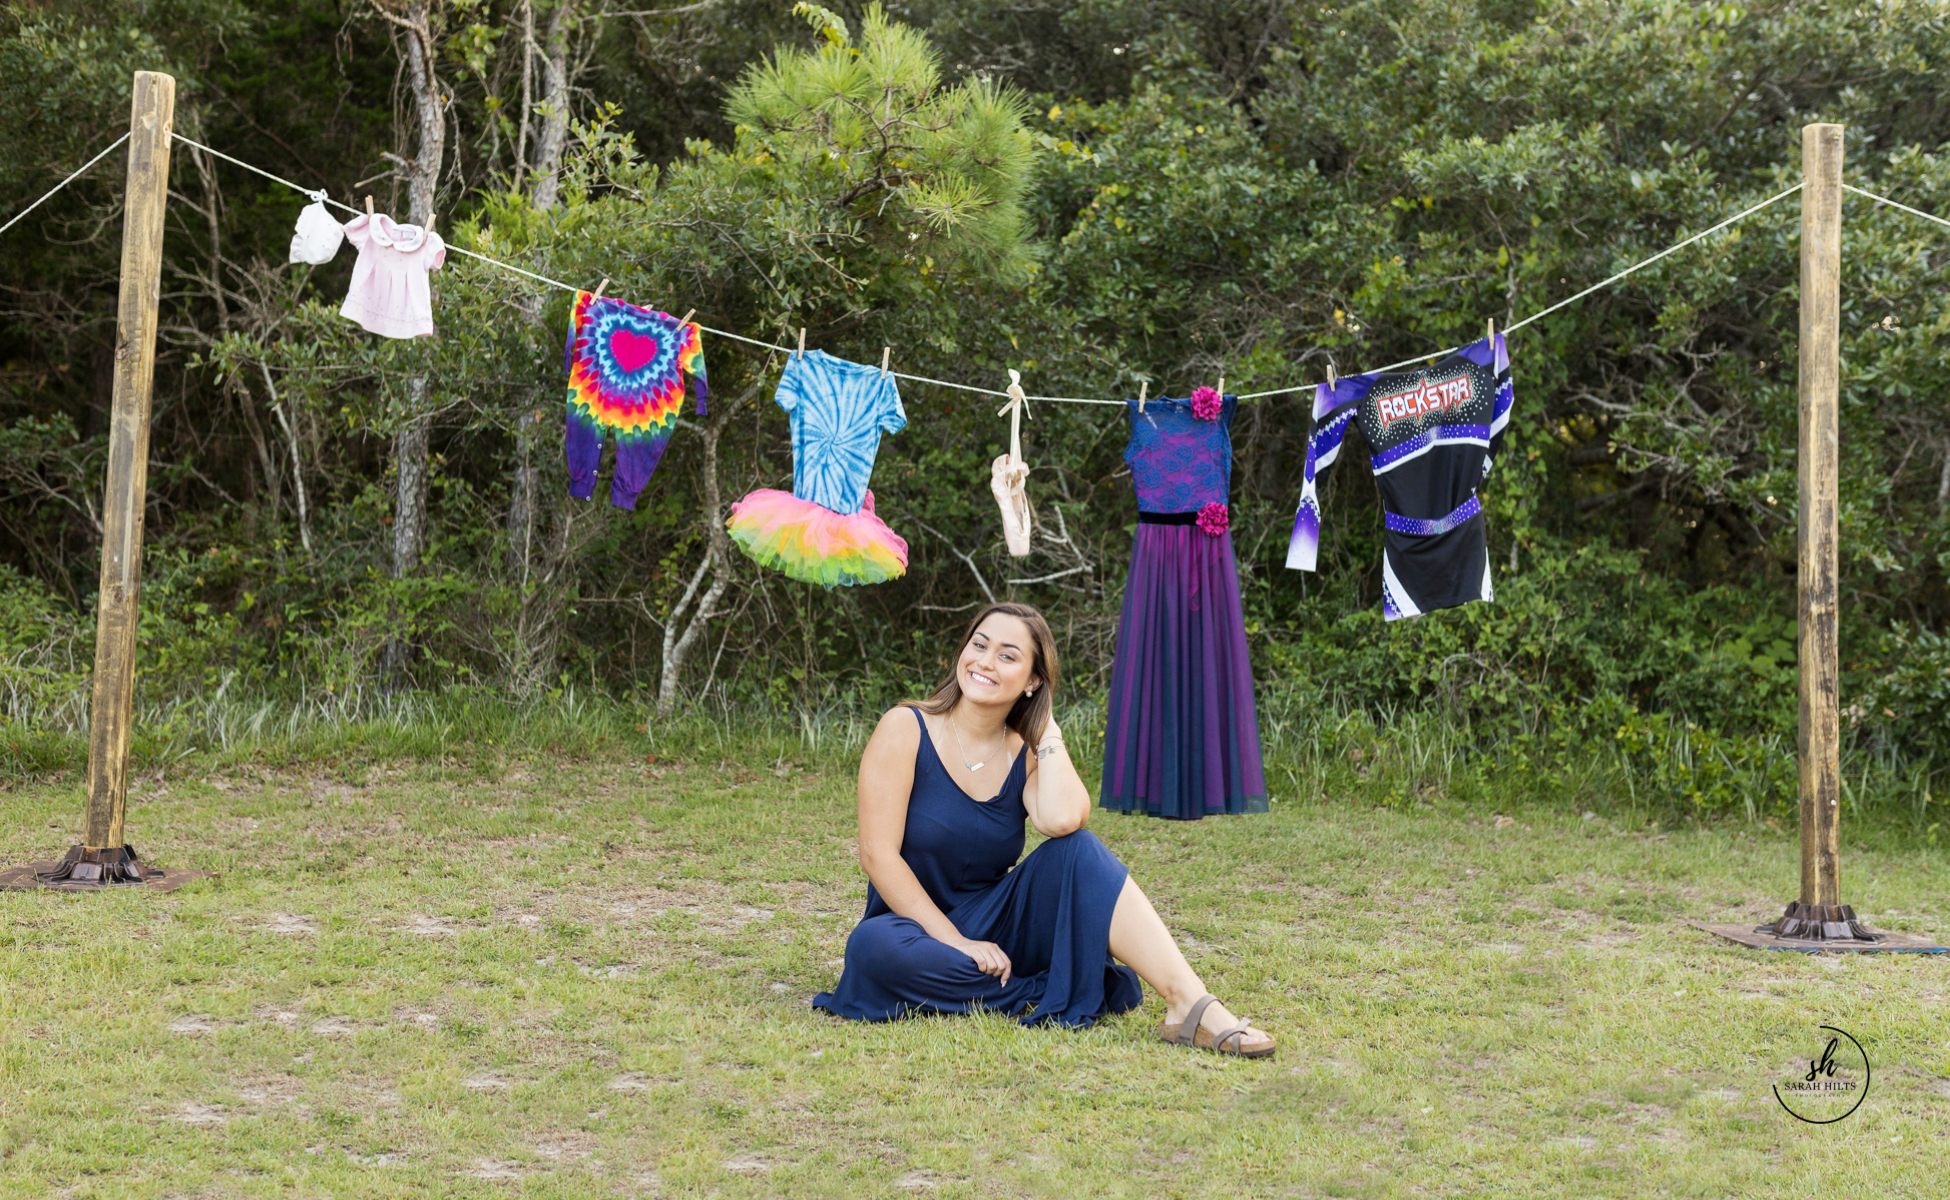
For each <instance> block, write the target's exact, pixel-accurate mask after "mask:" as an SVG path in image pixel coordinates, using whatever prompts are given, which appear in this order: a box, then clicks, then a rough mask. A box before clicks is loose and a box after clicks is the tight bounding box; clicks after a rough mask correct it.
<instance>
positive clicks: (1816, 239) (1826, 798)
mask: <svg viewBox="0 0 1950 1200" xmlns="http://www.w3.org/2000/svg"><path fill="white" fill-rule="evenodd" d="M1842 149H1843V147H1842V127H1841V126H1840V125H1809V126H1806V127H1805V128H1803V129H1802V131H1801V172H1802V189H1801V347H1800V349H1801V380H1800V382H1801V430H1800V448H1799V456H1798V463H1797V469H1798V474H1799V484H1800V486H1799V492H1800V504H1799V508H1800V512H1799V514H1798V520H1797V522H1796V529H1797V533H1796V535H1795V536H1796V541H1797V543H1798V549H1799V551H1800V553H1799V555H1798V557H1799V559H1800V566H1799V571H1798V580H1797V582H1798V585H1799V586H1798V588H1797V591H1798V593H1799V596H1798V607H1799V617H1800V637H1799V641H1800V647H1799V658H1800V660H1801V664H1800V665H1801V670H1800V677H1801V678H1800V693H1801V697H1800V698H1801V704H1800V708H1801V733H1800V739H1799V741H1800V758H1801V772H1800V775H1801V787H1800V800H1801V903H1802V904H1804V905H1811V904H1812V905H1837V904H1840V903H1841V902H1842V898H1841V875H1840V857H1839V847H1840V836H1841V821H1840V818H1841V746H1840V743H1841V729H1842V716H1841V697H1840V692H1839V688H1838V680H1839V671H1840V661H1839V659H1840V647H1839V645H1838V638H1839V622H1840V614H1839V612H1838V611H1837V608H1836V605H1837V603H1838V600H1839V596H1838V591H1837V579H1836V575H1837V571H1838V561H1837V560H1838V553H1837V541H1838V537H1837V527H1836V522H1837V515H1836V508H1837V506H1838V492H1837V480H1838V477H1839V473H1840V457H1841V448H1840V444H1839V439H1840V429H1839V419H1838V416H1837V412H1836V409H1837V404H1838V400H1839V394H1840V390H1841V270H1842Z"/></svg>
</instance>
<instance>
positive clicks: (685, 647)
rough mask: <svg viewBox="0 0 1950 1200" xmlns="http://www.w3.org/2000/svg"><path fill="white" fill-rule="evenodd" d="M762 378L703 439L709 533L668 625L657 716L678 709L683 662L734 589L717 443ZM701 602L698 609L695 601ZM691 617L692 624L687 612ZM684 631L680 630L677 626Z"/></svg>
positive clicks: (718, 417) (761, 384)
mask: <svg viewBox="0 0 1950 1200" xmlns="http://www.w3.org/2000/svg"><path fill="white" fill-rule="evenodd" d="M764 386H765V380H764V377H763V376H761V377H759V378H758V379H756V380H754V381H753V383H752V384H751V386H750V387H747V388H746V389H745V390H744V391H743V392H740V393H739V394H738V398H737V399H735V400H733V401H732V402H731V403H729V404H727V405H724V406H723V407H721V408H720V409H718V412H717V415H716V416H715V417H713V418H711V420H710V423H709V424H707V425H706V426H705V427H704V436H703V438H702V441H703V443H704V445H703V452H704V533H705V538H706V543H705V549H704V561H703V562H700V563H699V564H698V565H697V570H696V571H695V572H693V573H692V575H691V579H690V583H689V584H688V585H686V586H685V588H684V594H683V596H682V597H681V598H680V599H679V600H678V601H677V604H676V606H675V607H674V608H672V609H671V610H670V616H669V617H668V618H666V619H665V621H664V653H663V672H662V676H661V678H659V679H658V681H657V715H658V716H668V715H669V714H670V711H671V709H673V708H675V707H676V706H677V683H678V680H680V679H681V678H682V677H683V673H684V664H685V663H687V662H689V661H690V657H691V655H692V654H693V653H694V652H695V651H696V650H697V648H698V646H699V645H700V644H701V643H702V642H703V639H704V633H705V629H706V627H707V626H708V625H709V624H710V621H711V618H712V617H715V616H718V615H719V609H718V607H717V605H718V601H719V599H721V598H722V597H723V596H724V594H725V590H726V589H727V588H729V587H730V586H731V565H732V554H733V552H734V551H733V547H732V545H731V536H730V535H729V534H727V533H726V532H725V528H724V495H723V492H722V491H721V490H720V488H719V485H718V441H719V439H720V438H721V437H723V436H724V431H725V430H726V429H727V428H728V427H729V426H730V425H731V419H732V418H733V417H735V416H737V415H738V411H739V410H740V409H742V408H744V407H745V406H746V405H747V404H750V403H751V402H752V400H753V399H755V398H756V397H757V396H758V394H759V392H760V391H761V390H762V389H763V388H764ZM706 575H709V576H710V579H711V582H710V585H709V586H708V587H706V588H705V591H704V595H703V597H702V598H698V596H697V589H698V587H699V586H700V585H701V584H703V583H704V579H705V576H706ZM693 599H697V605H696V607H692V605H691V601H692V600H693ZM687 612H688V613H689V617H690V619H689V621H688V622H686V621H685V619H684V618H685V614H686V613H687ZM680 624H681V625H682V626H683V632H681V633H680V632H678V626H679V625H680Z"/></svg>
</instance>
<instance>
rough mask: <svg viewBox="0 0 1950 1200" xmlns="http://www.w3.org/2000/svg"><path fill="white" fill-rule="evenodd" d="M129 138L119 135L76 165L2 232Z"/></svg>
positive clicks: (22, 210)
mask: <svg viewBox="0 0 1950 1200" xmlns="http://www.w3.org/2000/svg"><path fill="white" fill-rule="evenodd" d="M128 140H129V135H128V134H126V133H125V134H123V135H122V136H121V137H118V138H116V139H115V140H114V141H112V142H110V143H109V144H108V146H107V147H106V148H105V149H103V151H102V152H101V153H100V154H97V155H96V156H95V157H93V158H91V159H89V160H88V161H87V162H85V163H82V164H81V165H80V166H78V167H76V168H75V170H74V174H72V175H70V176H68V177H67V178H66V179H63V180H62V181H61V182H59V183H57V184H55V185H54V186H53V187H52V188H49V189H48V193H47V195H45V196H42V197H41V198H40V199H39V200H36V201H34V202H33V203H32V204H30V205H28V206H27V207H26V208H23V209H21V210H20V211H19V212H17V213H15V214H14V219H13V220H11V221H9V222H7V223H6V224H5V225H0V233H5V232H7V231H8V230H9V229H12V228H13V227H14V226H15V225H18V224H19V223H20V220H21V218H23V217H25V216H26V215H27V214H28V213H30V212H33V211H34V210H35V209H37V208H39V207H40V206H41V205H43V204H46V203H47V202H48V201H49V200H51V199H53V198H54V193H56V192H58V191H60V190H61V189H62V188H64V187H67V186H68V185H69V184H71V183H73V182H74V181H75V180H76V179H79V178H80V177H81V175H82V173H83V172H85V171H87V170H88V168H89V167H92V166H94V165H95V164H96V163H98V162H100V161H101V160H103V159H104V158H107V157H108V155H109V152H110V151H112V150H114V149H115V147H117V146H119V145H121V144H122V143H123V142H126V141H128Z"/></svg>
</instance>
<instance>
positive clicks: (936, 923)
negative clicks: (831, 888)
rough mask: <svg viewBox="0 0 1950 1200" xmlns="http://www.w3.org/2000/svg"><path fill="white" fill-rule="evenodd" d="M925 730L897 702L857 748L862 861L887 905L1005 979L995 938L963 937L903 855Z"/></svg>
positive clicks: (1006, 965)
mask: <svg viewBox="0 0 1950 1200" xmlns="http://www.w3.org/2000/svg"><path fill="white" fill-rule="evenodd" d="M923 736H924V735H923V734H922V732H921V728H920V725H919V724H918V723H917V722H916V721H915V720H914V714H913V713H911V712H909V711H908V710H907V709H904V708H896V709H894V710H893V711H891V712H889V713H887V715H885V716H883V717H881V718H880V724H879V725H877V726H875V727H874V731H873V737H871V738H869V739H868V741H867V748H866V749H865V750H864V751H862V752H861V754H860V867H861V869H862V870H864V871H866V873H867V878H868V879H871V880H872V881H873V886H874V888H875V889H876V890H877V891H879V893H880V898H881V899H882V900H885V901H886V902H887V907H888V908H891V909H893V910H894V911H895V912H897V913H899V914H900V915H901V916H903V917H906V918H908V919H909V920H911V921H913V922H915V923H916V924H918V925H920V927H921V928H922V929H925V930H927V933H928V936H929V937H931V938H933V939H934V940H935V941H937V942H942V943H944V944H946V945H949V946H953V947H954V948H955V949H957V950H959V951H961V952H962V953H963V954H966V955H968V957H969V958H971V959H973V960H974V962H975V966H976V968H977V969H978V970H980V971H981V972H982V973H983V974H986V975H993V976H995V977H996V979H998V980H1000V981H1001V982H1003V983H1007V982H1009V976H1010V974H1011V972H1013V970H1014V969H1015V968H1014V966H1013V964H1011V963H1010V961H1009V956H1008V955H1007V954H1005V953H1004V952H1003V950H1002V948H1001V947H1000V946H997V945H996V944H995V943H993V942H978V941H974V940H972V939H969V938H965V937H963V936H962V933H961V930H959V929H956V928H955V923H954V922H953V921H950V920H949V919H948V918H947V916H946V914H944V913H943V912H942V911H941V908H940V906H938V905H936V904H935V902H934V899H933V897H931V896H929V895H928V893H927V889H926V888H923V887H922V886H921V881H920V880H919V879H916V878H915V877H914V868H912V867H910V866H908V865H907V860H905V859H903V858H902V857H901V842H902V840H903V839H904V838H905V837H906V834H907V800H908V797H909V796H911V795H912V794H913V792H914V756H915V754H916V752H918V751H919V750H920V748H921V738H922V737H923Z"/></svg>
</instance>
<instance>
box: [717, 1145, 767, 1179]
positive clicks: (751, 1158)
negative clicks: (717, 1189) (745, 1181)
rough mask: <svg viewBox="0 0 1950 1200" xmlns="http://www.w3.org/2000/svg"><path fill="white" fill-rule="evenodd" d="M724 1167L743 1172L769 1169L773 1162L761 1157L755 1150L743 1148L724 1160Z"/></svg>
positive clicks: (728, 1169)
mask: <svg viewBox="0 0 1950 1200" xmlns="http://www.w3.org/2000/svg"><path fill="white" fill-rule="evenodd" d="M724 1169H725V1170H727V1171H735V1172H739V1173H741V1174H742V1173H747V1172H752V1171H769V1170H771V1169H772V1164H771V1163H768V1162H766V1161H765V1160H764V1159H762V1158H760V1157H759V1156H758V1154H757V1153H756V1152H754V1151H751V1150H741V1151H739V1152H738V1153H736V1154H734V1155H732V1156H731V1157H730V1158H727V1159H725V1160H724Z"/></svg>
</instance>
